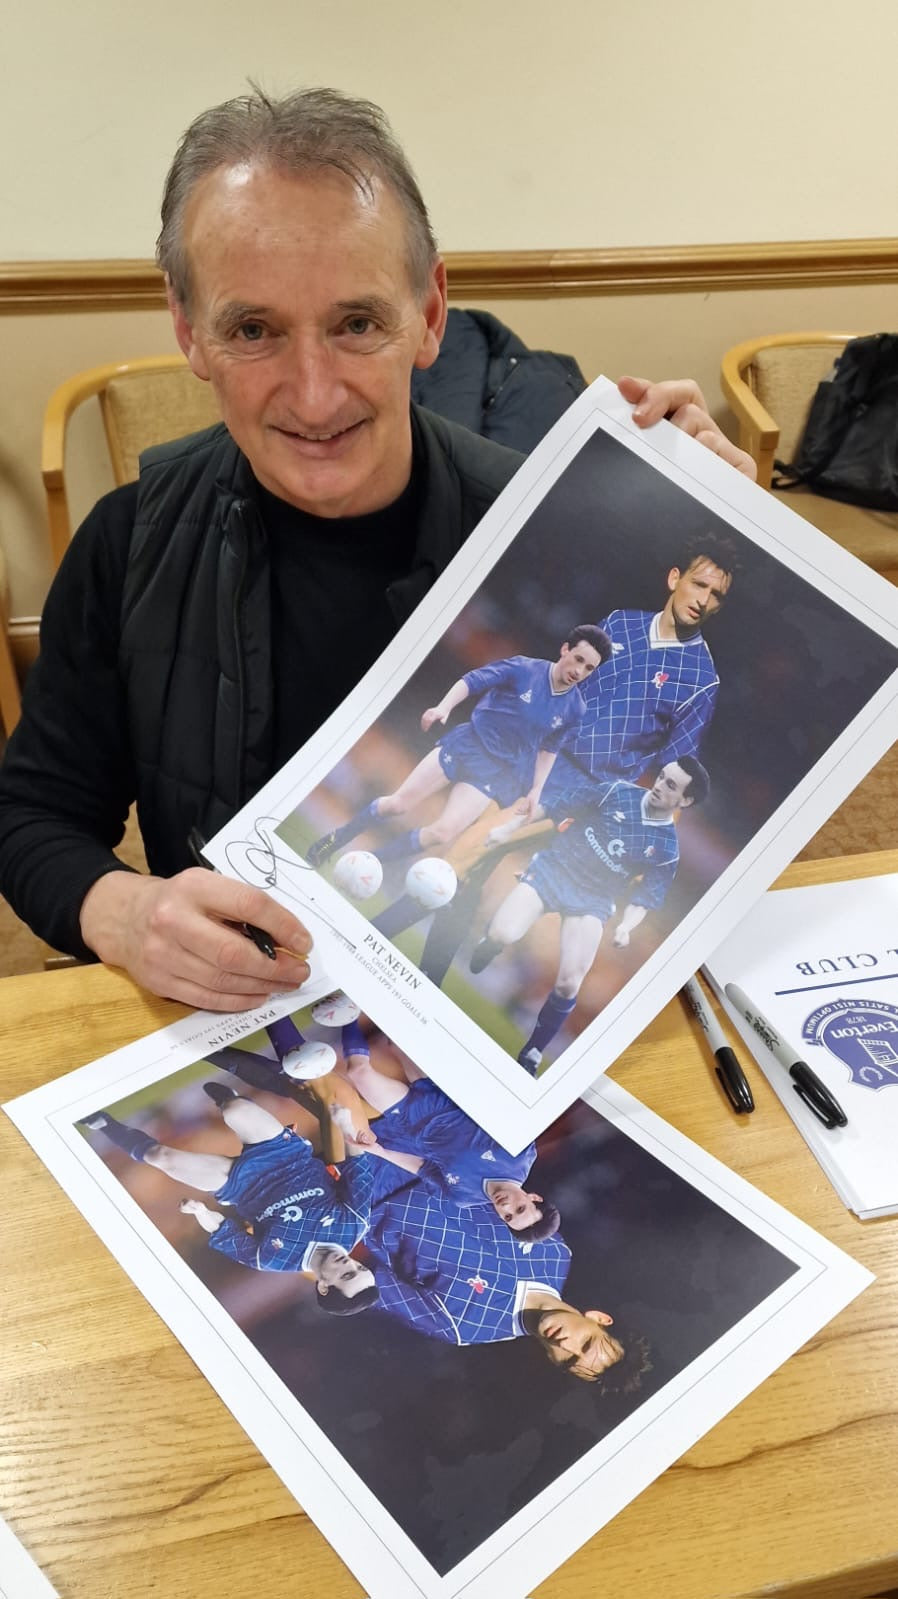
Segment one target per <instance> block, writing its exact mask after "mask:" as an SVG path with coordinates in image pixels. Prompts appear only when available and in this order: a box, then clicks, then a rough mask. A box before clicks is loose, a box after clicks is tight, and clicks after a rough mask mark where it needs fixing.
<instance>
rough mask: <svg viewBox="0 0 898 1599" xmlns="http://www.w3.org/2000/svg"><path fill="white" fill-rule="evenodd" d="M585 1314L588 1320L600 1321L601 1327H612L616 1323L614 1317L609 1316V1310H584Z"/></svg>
mask: <svg viewBox="0 0 898 1599" xmlns="http://www.w3.org/2000/svg"><path fill="white" fill-rule="evenodd" d="M583 1314H584V1316H585V1317H586V1318H587V1320H588V1321H596V1322H598V1324H599V1326H600V1327H612V1326H613V1325H614V1317H613V1316H609V1314H608V1312H607V1310H584V1312H583Z"/></svg>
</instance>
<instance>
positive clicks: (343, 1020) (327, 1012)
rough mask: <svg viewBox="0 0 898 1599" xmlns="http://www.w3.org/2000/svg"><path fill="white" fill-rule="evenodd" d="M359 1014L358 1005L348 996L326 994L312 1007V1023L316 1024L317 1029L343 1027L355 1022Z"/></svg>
mask: <svg viewBox="0 0 898 1599" xmlns="http://www.w3.org/2000/svg"><path fill="white" fill-rule="evenodd" d="M360 1014H361V1012H360V1010H359V1007H358V1005H357V1004H356V1002H355V1000H354V999H350V997H349V995H348V994H328V995H327V996H326V998H325V999H319V1001H318V1004H317V1005H313V1006H312V1021H313V1022H317V1023H318V1025H319V1027H345V1026H346V1024H347V1023H348V1022H354V1021H356V1020H357V1019H358V1017H359V1015H360Z"/></svg>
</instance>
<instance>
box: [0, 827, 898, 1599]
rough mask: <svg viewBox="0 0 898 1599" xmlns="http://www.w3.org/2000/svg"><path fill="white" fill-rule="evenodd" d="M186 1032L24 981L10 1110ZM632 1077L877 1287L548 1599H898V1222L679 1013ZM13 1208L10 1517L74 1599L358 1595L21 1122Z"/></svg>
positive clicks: (603, 1537)
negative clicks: (745, 1101)
mask: <svg viewBox="0 0 898 1599" xmlns="http://www.w3.org/2000/svg"><path fill="white" fill-rule="evenodd" d="M886 871H898V851H890V852H888V853H883V854H878V855H868V856H854V857H852V858H850V859H847V860H844V861H839V862H833V861H815V862H805V863H803V864H801V865H797V866H793V867H791V868H790V869H789V871H788V872H787V873H786V874H785V876H784V878H783V879H782V882H783V884H784V885H785V884H789V885H793V886H794V885H797V884H805V883H816V882H821V881H826V880H827V879H828V878H831V877H838V876H869V875H871V874H874V873H879V872H886ZM180 1014H182V1011H181V1009H180V1007H178V1006H175V1005H170V1004H166V1003H163V1002H162V1001H160V1000H151V999H148V998H147V997H146V996H145V995H143V994H141V993H139V992H138V990H137V989H136V988H135V987H134V986H133V984H132V983H131V982H130V981H129V980H128V979H127V978H125V977H123V976H120V975H118V974H116V973H113V972H108V971H104V970H102V969H100V968H98V967H97V968H86V969H85V968H82V969H75V970H69V971H62V972H55V973H52V974H43V975H40V976H35V977H24V978H8V979H6V980H5V981H3V982H0V1015H2V1018H3V1037H2V1041H0V1095H2V1098H3V1099H7V1098H10V1097H12V1096H13V1095H16V1094H20V1093H22V1092H24V1091H25V1090H27V1089H29V1088H32V1087H34V1086H35V1085H36V1084H37V1083H39V1082H41V1081H43V1080H45V1079H46V1078H47V1077H48V1076H49V1075H51V1074H54V1073H55V1074H59V1073H62V1072H65V1071H67V1070H69V1069H71V1068H73V1067H75V1066H78V1065H81V1064H83V1063H84V1062H86V1061H88V1060H91V1059H93V1058H94V1057H96V1056H98V1055H100V1054H103V1053H105V1052H106V1051H108V1050H110V1049H112V1048H114V1047H116V1046H117V1045H120V1044H124V1043H126V1042H128V1041H129V1040H131V1039H134V1038H137V1037H138V1036H139V1035H141V1034H143V1033H146V1032H148V1031H150V1030H151V1029H152V1028H155V1027H158V1026H162V1025H164V1024H165V1023H167V1022H170V1021H173V1020H174V1019H175V1018H176V1017H177V1016H178V1015H180ZM614 1075H615V1076H616V1077H617V1078H619V1080H620V1081H621V1083H623V1084H624V1085H625V1086H626V1087H627V1088H628V1089H629V1090H630V1091H631V1092H633V1093H634V1094H636V1095H637V1096H638V1097H639V1098H640V1099H642V1100H643V1101H644V1102H645V1103H646V1104H648V1105H650V1106H651V1107H652V1109H654V1110H656V1111H657V1112H659V1113H660V1114H661V1115H662V1116H664V1117H665V1118H666V1119H667V1120H668V1121H670V1122H672V1123H673V1124H674V1126H676V1127H678V1128H679V1129H681V1130H682V1131H683V1132H684V1133H686V1134H688V1136H689V1137H691V1138H693V1139H695V1140H696V1142H697V1143H699V1144H700V1145H702V1147H703V1148H705V1149H708V1150H710V1151H711V1153H712V1154H714V1155H716V1156H718V1157H719V1158H720V1159H721V1160H723V1161H725V1162H726V1163H727V1165H730V1166H732V1167H734V1168H735V1169H736V1170H737V1171H739V1172H740V1173H742V1174H743V1175H744V1176H746V1177H747V1178H749V1180H750V1181H752V1182H754V1183H756V1184H757V1186H758V1187H759V1188H761V1189H762V1190H763V1191H764V1192H765V1193H767V1194H770V1195H771V1196H772V1197H773V1198H774V1199H776V1200H778V1201H779V1202H780V1203H781V1204H783V1205H785V1206H787V1207H788V1209H789V1210H791V1211H794V1212H795V1213H796V1214H797V1215H798V1216H800V1217H802V1219H803V1220H804V1221H806V1222H809V1223H810V1224H811V1226H813V1227H816V1228H818V1229H819V1230H820V1231H821V1232H822V1233H824V1234H825V1235H826V1237H828V1238H830V1239H832V1240H833V1242H834V1243H837V1244H839V1245H841V1246H842V1248H844V1249H845V1250H847V1251H848V1252H849V1253H850V1254H852V1255H854V1256H856V1257H857V1259H859V1260H861V1261H863V1262H864V1264H865V1265H867V1266H869V1267H870V1268H871V1269H872V1270H873V1271H874V1272H875V1273H876V1274H877V1279H878V1280H877V1282H876V1283H875V1284H874V1286H873V1287H871V1288H869V1289H868V1290H867V1291H866V1292H864V1293H863V1294H861V1296H860V1298H858V1299H857V1300H855V1301H854V1303H853V1304H852V1305H850V1306H849V1307H848V1309H847V1310H845V1311H843V1313H842V1314H841V1315H840V1316H838V1317H837V1318H836V1320H835V1321H833V1322H831V1323H830V1324H829V1325H828V1326H827V1327H825V1328H824V1329H823V1331H822V1332H821V1333H820V1334H819V1336H818V1337H817V1338H814V1339H813V1340H812V1341H811V1342H810V1343H809V1344H807V1345H806V1346H805V1347H804V1348H803V1349H802V1350H801V1351H800V1352H799V1353H798V1354H797V1355H795V1356H794V1357H793V1358H792V1359H791V1360H788V1361H787V1362H786V1364H785V1365H784V1366H783V1367H782V1368H781V1369H780V1370H779V1371H777V1372H776V1373H775V1374H774V1376H773V1377H771V1378H770V1379H769V1381H768V1382H766V1383H764V1384H763V1385H762V1386H761V1388H760V1389H758V1390H757V1391H756V1392H755V1393H754V1394H752V1395H751V1396H750V1397H749V1398H748V1399H747V1400H745V1401H744V1402H743V1403H742V1404H741V1405H739V1406H738V1407H737V1408H736V1410H734V1411H733V1412H732V1413H731V1414H730V1415H729V1416H727V1417H726V1418H725V1419H724V1420H723V1421H722V1422H721V1423H720V1424H719V1426H717V1427H715V1428H714V1429H713V1431H712V1432H710V1433H709V1434H708V1435H707V1436H706V1437H705V1438H703V1439H702V1440H701V1442H700V1443H699V1444H697V1445H696V1446H695V1448H694V1449H691V1450H690V1451H689V1452H688V1454H686V1455H684V1456H683V1458H682V1459H681V1460H680V1461H678V1463H677V1464H676V1465H674V1466H673V1467H672V1468H671V1469H670V1470H669V1471H667V1472H665V1473H664V1475H663V1476H662V1477H661V1478H659V1480H658V1481H657V1482H656V1483H654V1484H653V1485H652V1486H651V1487H650V1488H649V1489H648V1490H647V1491H646V1492H645V1493H644V1494H642V1495H641V1496H640V1498H639V1499H637V1500H636V1501H635V1502H634V1503H633V1504H632V1505H630V1506H629V1507H628V1508H627V1509H626V1510H625V1511H624V1512H623V1514H622V1515H620V1516H619V1517H617V1519H616V1520H615V1521H613V1522H612V1523H611V1524H610V1525H609V1526H608V1527H606V1528H605V1529H604V1530H603V1531H602V1532H600V1533H599V1534H598V1535H597V1536H596V1537H595V1538H593V1539H591V1540H590V1542H589V1543H587V1544H586V1545H585V1546H584V1547H583V1548H582V1549H581V1550H580V1552H579V1553H578V1554H576V1555H575V1556H574V1557H573V1558H572V1559H571V1560H569V1561H568V1563H567V1564H566V1565H565V1566H564V1567H563V1568H562V1569H561V1570H560V1571H558V1572H556V1573H555V1575H554V1576H552V1577H550V1578H549V1579H548V1581H547V1582H545V1583H544V1584H543V1585H542V1587H541V1588H540V1589H539V1590H538V1593H539V1594H540V1595H541V1596H544V1599H592V1596H594V1595H599V1594H608V1595H625V1596H627V1599H712V1596H713V1599H721V1596H724V1595H729V1596H733V1595H743V1596H748V1595H754V1596H759V1595H761V1594H765V1595H767V1594H771V1595H772V1594H776V1595H777V1596H780V1595H783V1594H788V1595H789V1599H869V1596H871V1595H879V1594H883V1593H884V1592H885V1591H886V1590H888V1589H890V1588H893V1587H898V1492H896V1489H898V1218H895V1219H884V1220H880V1221H870V1222H864V1223H861V1222H859V1221H858V1220H857V1219H856V1218H855V1217H854V1216H852V1215H851V1214H850V1213H849V1212H848V1211H847V1210H846V1209H845V1208H844V1206H843V1205H842V1204H841V1202H840V1201H839V1200H838V1199H837V1197H836V1195H835V1193H834V1192H833V1190H832V1188H831V1187H830V1185H829V1183H828V1182H827V1180H826V1178H825V1177H824V1176H823V1173H822V1172H821V1170H820V1168H819V1166H818V1165H817V1163H816V1161H815V1160H814V1159H813V1157H812V1156H811V1155H810V1153H809V1152H808V1150H807V1149H806V1147H805V1145H804V1144H803V1142H802V1140H801V1139H800V1138H799V1136H798V1134H797V1132H796V1130H795V1128H794V1127H793V1125H792V1123H791V1122H790V1121H789V1120H788V1118H787V1117H786V1115H785V1113H784V1112H783V1111H782V1109H781V1107H780V1105H779V1103H778V1101H777V1100H776V1099H775V1097H774V1096H773V1094H772V1093H771V1092H770V1091H769V1089H768V1088H767V1086H766V1083H765V1082H764V1081H763V1080H762V1079H761V1077H760V1074H759V1073H757V1072H756V1073H754V1075H753V1083H754V1085H755V1091H756V1095H757V1100H758V1109H757V1114H756V1115H755V1116H753V1117H750V1118H737V1117H735V1116H733V1115H732V1114H730V1113H729V1111H728V1110H727V1108H726V1106H725V1105H724V1103H723V1101H722V1099H721V1096H720V1093H719V1091H718V1089H717V1087H716V1084H715V1082H714V1079H713V1077H712V1075H711V1068H710V1066H709V1064H708V1059H707V1055H706V1052H705V1050H704V1048H703V1047H702V1045H701V1044H700V1042H699V1040H698V1038H697V1036H696V1035H695V1034H694V1033H693V1031H692V1028H691V1023H690V1022H689V1021H687V1018H686V1014H685V1011H684V1008H683V1006H682V1005H681V1003H680V1002H679V1001H674V1002H673V1003H672V1004H670V1005H668V1006H667V1008H666V1009H665V1010H664V1011H663V1012H662V1013H661V1015H660V1016H658V1017H657V1018H656V1020H655V1021H654V1022H653V1023H652V1024H651V1026H650V1027H648V1028H647V1029H646V1031H645V1033H644V1034H643V1035H642V1037H641V1038H640V1039H639V1040H638V1041H637V1042H636V1043H635V1044H634V1045H633V1046H632V1047H631V1048H630V1049H629V1050H627V1052H626V1054H625V1055H624V1056H622V1057H621V1060H620V1061H619V1063H618V1064H617V1066H616V1068H615V1071H614ZM896 1158H898V1154H896ZM0 1202H2V1206H3V1221H2V1224H0V1271H2V1276H0V1283H2V1287H0V1304H2V1310H0V1325H2V1339H0V1514H3V1515H5V1516H6V1517H7V1518H8V1520H9V1521H10V1522H11V1524H12V1526H13V1529H14V1530H15V1531H16V1532H17V1533H18V1535H19V1537H20V1538H21V1539H22V1540H23V1542H24V1543H25V1544H26V1546H27V1547H28V1548H29V1549H30V1551H31V1553H32V1554H33V1555H34V1557H35V1558H36V1559H37V1560H38V1562H39V1563H40V1565H41V1566H42V1567H43V1568H44V1569H45V1570H46V1572H47V1574H48V1576H49V1577H50V1579H51V1580H52V1581H53V1582H54V1583H55V1585H56V1586H57V1588H58V1589H59V1592H60V1594H61V1595H62V1599H151V1596H152V1599H169V1596H177V1599H207V1596H208V1599H231V1596H236V1595H242V1594H246V1593H251V1594H252V1595H253V1599H292V1596H295V1595H302V1596H305V1595H309V1596H311V1595H315V1596H316V1599H317V1596H318V1595H327V1596H328V1599H358V1595H359V1594H360V1593H361V1589H360V1588H359V1586H358V1584H357V1583H356V1581H355V1579H354V1578H353V1577H352V1576H351V1575H350V1574H349V1572H348V1571H347V1570H346V1568H345V1567H344V1566H343V1565H342V1563H341V1562H340V1560H339V1559H338V1558H337V1556H336V1555H335V1554H334V1553H333V1552H332V1550H331V1549H330V1547H329V1546H328V1545H327V1544H326V1543H325V1540H324V1539H323V1538H322V1537H321V1535H320V1534H319V1533H318V1532H317V1531H316V1529H315V1528H314V1527H313V1526H312V1525H311V1523H310V1522H309V1521H308V1519H307V1518H306V1517H305V1516H304V1515H303V1513H302V1512H301V1511H299V1510H297V1508H296V1506H295V1504H294V1502H293V1500H292V1499H291V1498H290V1496H289V1494H288V1493H287V1491H286V1489H285V1488H284V1487H282V1485H281V1484H280V1482H279V1481H278V1480H277V1478H276V1477H275V1476H274V1474H273V1472H272V1471H270V1470H269V1468H268V1467H267V1466H266V1465H265V1464H264V1462H263V1461H262V1459H261V1458H260V1456H259V1455H258V1454H257V1452H256V1450H255V1449H254V1448H253V1446H252V1445H251V1444H250V1443H249V1442H248V1440H247V1439H246V1438H245V1436H244V1434H243V1433H242V1431H241V1430H240V1428H239V1427H238V1426H237V1423H236V1422H235V1421H233V1420H232V1418H231V1416H230V1415H229V1414H228V1412H227V1411H226V1410H225V1408H224V1405H223V1404H222V1403H221V1401H220V1400H219V1399H217V1398H216V1396H215V1394H214V1393H213V1391H212V1389H211V1387H210V1386H209V1385H208V1383H207V1382H206V1381H205V1379H204V1378H202V1377H201V1376H200V1375H199V1373H198V1372H197V1371H196V1369H195V1367H194V1366H193V1365H192V1363H191V1361H190V1360H189V1359H188V1357H187V1355H186V1354H185V1353H184V1351H183V1350H182V1349H181V1347H180V1345H179V1344H177V1343H176V1342H175V1340H174V1338H173V1337H172V1335H171V1333H170V1332H169V1331H168V1329H167V1328H166V1327H165V1326H164V1325H163V1324H162V1322H161V1321H159V1319H158V1318H157V1317H156V1315H155V1314H154V1312H153V1311H152V1310H150V1309H149V1307H148V1305H147V1304H146V1303H145V1302H144V1300H143V1299H142V1297H141V1295H140V1294H139V1293H138V1292H137V1290H136V1289H135V1288H133V1287H132V1286H131V1284H130V1282H128V1280H127V1279H126V1278H125V1276H124V1273H123V1272H122V1271H121V1269H120V1268H119V1267H118V1266H117V1265H116V1263H115V1262H114V1261H113V1260H112V1258H111V1257H110V1256H109V1255H108V1254H107V1252H106V1250H105V1248H104V1247H103V1245H102V1244H100V1243H99V1241H98V1240H97V1238H96V1237H95V1236H94V1234H93V1233H92V1232H91V1230H90V1228H89V1227H88V1226H87V1224H86V1222H84V1221H83V1220H82V1218H81V1217H80V1215H79V1214H78V1212H77V1211H76V1210H75V1209H74V1207H73V1206H72V1205H71V1204H70V1203H69V1201H68V1200H67V1199H65V1198H64V1197H63V1196H62V1194H61V1192H60V1190H59V1189H58V1188H57V1186H56V1184H55V1182H54V1181H53V1179H52V1178H51V1177H50V1176H49V1175H48V1174H47V1172H46V1171H45V1170H44V1168H43V1167H42V1166H41V1165H40V1163H39V1162H38V1161H37V1159H36V1158H35V1156H34V1155H33V1154H32V1153H31V1151H30V1149H29V1148H28V1147H27V1146H26V1145H25V1143H24V1142H23V1140H22V1139H21V1138H20V1137H19V1135H18V1133H17V1132H16V1131H15V1130H14V1128H13V1127H12V1126H11V1124H9V1123H8V1122H7V1120H6V1118H5V1117H0ZM135 1394H139V1396H140V1399H139V1404H140V1408H139V1410H138V1411H136V1412H135V1410H134V1409H133V1408H132V1407H133V1405H134V1403H135V1401H134V1395H135ZM496 1599H505V1596H504V1595H501V1594H497V1596H496Z"/></svg>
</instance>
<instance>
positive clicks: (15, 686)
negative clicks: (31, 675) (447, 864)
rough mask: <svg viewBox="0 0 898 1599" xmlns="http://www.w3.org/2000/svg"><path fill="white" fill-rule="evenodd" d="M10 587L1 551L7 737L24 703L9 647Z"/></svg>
mask: <svg viewBox="0 0 898 1599" xmlns="http://www.w3.org/2000/svg"><path fill="white" fill-rule="evenodd" d="M8 622H9V587H8V584H7V581H6V561H5V559H4V555H3V551H2V550H0V726H2V731H3V732H4V733H6V735H7V737H8V736H9V734H10V733H11V732H12V730H13V728H14V727H15V725H16V723H17V722H18V720H19V713H20V711H21V709H22V702H21V699H20V697H19V680H18V677H17V676H16V668H15V663H14V661H13V658H12V650H11V649H10V647H9V633H8V631H7V626H8Z"/></svg>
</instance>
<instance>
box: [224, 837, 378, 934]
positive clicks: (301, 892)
mask: <svg viewBox="0 0 898 1599" xmlns="http://www.w3.org/2000/svg"><path fill="white" fill-rule="evenodd" d="M277 825H278V818H277V817H276V816H258V817H257V818H256V820H255V821H254V822H253V832H254V835H255V836H254V837H252V838H240V839H232V840H231V842H230V843H229V844H227V845H226V846H225V859H226V860H227V863H228V865H229V866H230V867H231V869H232V871H234V872H235V873H236V875H237V876H238V877H239V878H241V879H242V881H243V882H244V883H254V884H257V885H259V884H260V885H261V886H262V887H264V888H279V889H280V891H281V893H282V894H283V895H285V897H286V898H288V899H293V900H296V901H297V902H298V903H299V904H300V905H308V906H310V907H311V909H312V910H314V912H315V915H316V916H317V917H318V919H319V921H322V922H324V924H325V926H326V927H329V928H330V930H331V932H332V933H335V934H336V936H337V938H339V939H340V940H341V941H342V942H343V943H344V944H345V945H346V947H347V949H349V950H351V951H352V953H353V954H355V951H356V948H357V945H356V944H355V942H354V941H353V939H351V938H347V936H346V934H345V933H344V932H343V929H342V928H341V927H338V926H337V924H336V923H335V922H334V921H332V920H331V918H330V917H329V916H327V915H325V913H324V912H323V911H322V909H321V907H320V905H319V903H318V901H317V899H316V898H315V895H314V894H313V893H311V892H307V891H306V890H305V889H304V888H301V887H299V886H298V885H296V884H293V883H292V882H290V879H289V877H288V879H287V882H286V883H285V882H284V880H283V879H284V872H283V871H281V873H280V877H279V876H278V867H279V866H280V867H282V868H283V867H289V868H290V871H291V872H308V873H310V874H311V877H312V880H313V881H314V879H315V877H316V876H317V874H316V872H315V870H314V868H313V867H311V866H309V865H308V864H307V862H306V861H304V860H301V859H300V858H299V856H298V855H290V856H285V855H279V854H278V853H277V849H276V848H275V844H274V841H273V839H272V830H273V829H274V828H276V827H277ZM288 885H289V886H288ZM310 888H311V884H310Z"/></svg>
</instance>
